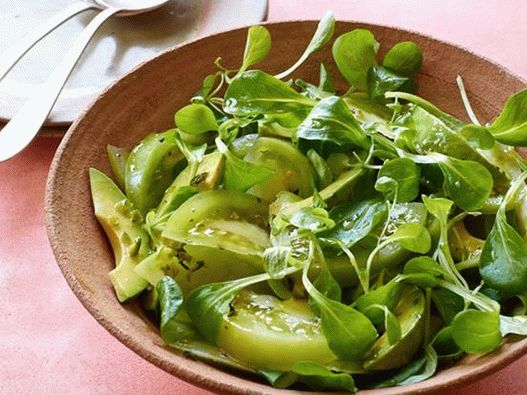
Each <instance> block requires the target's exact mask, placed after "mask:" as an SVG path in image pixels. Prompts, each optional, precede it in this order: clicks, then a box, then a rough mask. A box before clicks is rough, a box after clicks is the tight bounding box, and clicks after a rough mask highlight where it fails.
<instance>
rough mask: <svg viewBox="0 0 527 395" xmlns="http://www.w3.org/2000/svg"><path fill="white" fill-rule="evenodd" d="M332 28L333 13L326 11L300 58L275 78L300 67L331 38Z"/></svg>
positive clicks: (279, 77)
mask: <svg viewBox="0 0 527 395" xmlns="http://www.w3.org/2000/svg"><path fill="white" fill-rule="evenodd" d="M334 30H335V18H334V17H333V14H332V13H331V12H330V11H328V12H326V14H325V15H324V16H323V17H322V19H321V20H320V22H319V23H318V26H317V30H316V31H315V34H314V35H313V38H311V41H310V42H309V44H308V45H307V48H306V49H305V51H304V53H303V54H302V55H301V56H300V58H299V59H298V60H297V61H296V62H295V64H294V65H292V66H291V67H290V68H288V69H287V70H285V71H283V72H281V73H280V74H278V75H277V76H276V78H278V79H283V78H285V77H287V76H288V75H289V74H291V73H292V72H293V71H295V70H296V69H297V68H298V67H300V65H301V64H302V63H304V62H305V61H306V59H307V58H308V57H309V56H310V55H311V54H313V53H315V52H318V51H319V50H321V49H322V48H323V47H324V46H325V45H326V44H327V43H328V42H329V40H331V37H333V32H334Z"/></svg>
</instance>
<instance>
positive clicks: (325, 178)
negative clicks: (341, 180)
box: [307, 149, 333, 189]
mask: <svg viewBox="0 0 527 395" xmlns="http://www.w3.org/2000/svg"><path fill="white" fill-rule="evenodd" d="M307 158H308V159H309V161H310V162H311V164H312V165H313V169H314V170H315V175H316V178H317V186H318V188H319V189H323V188H325V187H327V186H328V185H329V184H331V182H332V181H333V174H331V170H330V169H329V166H328V164H327V163H326V161H325V160H324V158H323V157H321V156H320V155H319V154H318V152H317V151H315V150H314V149H310V150H309V151H307Z"/></svg>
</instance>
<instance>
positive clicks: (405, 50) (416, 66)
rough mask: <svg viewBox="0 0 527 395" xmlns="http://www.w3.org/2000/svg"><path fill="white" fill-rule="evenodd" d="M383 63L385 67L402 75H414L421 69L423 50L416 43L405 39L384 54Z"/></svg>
mask: <svg viewBox="0 0 527 395" xmlns="http://www.w3.org/2000/svg"><path fill="white" fill-rule="evenodd" d="M382 64H383V66H384V67H387V68H389V69H391V70H393V71H395V72H397V73H401V74H402V75H412V74H415V73H418V72H419V70H421V66H422V64H423V51H422V50H421V47H419V45H417V44H416V43H414V42H412V41H403V42H400V43H397V44H395V45H394V46H393V47H392V48H390V50H389V51H388V52H387V53H386V55H384V60H383V61H382Z"/></svg>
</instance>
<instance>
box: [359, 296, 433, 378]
mask: <svg viewBox="0 0 527 395" xmlns="http://www.w3.org/2000/svg"><path fill="white" fill-rule="evenodd" d="M394 313H395V315H396V317H397V318H398V320H399V323H400V324H401V339H400V340H399V341H398V342H396V343H395V344H392V345H390V342H389V341H388V336H387V334H386V333H384V334H383V335H382V336H381V337H379V338H378V339H377V340H376V341H375V343H373V346H372V348H371V349H370V351H369V352H368V354H367V355H366V358H365V360H364V365H363V366H364V369H366V370H389V369H396V368H400V367H402V366H404V365H406V364H407V363H409V362H410V361H411V360H412V358H413V357H414V355H415V354H416V353H417V351H419V348H420V347H421V344H422V343H423V337H424V330H425V322H424V321H425V320H424V315H425V297H424V295H423V291H421V290H420V289H419V288H417V287H414V286H408V287H406V288H405V289H404V290H403V293H402V295H401V298H400V299H399V303H397V306H396V307H395V311H394Z"/></svg>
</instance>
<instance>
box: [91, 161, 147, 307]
mask: <svg viewBox="0 0 527 395" xmlns="http://www.w3.org/2000/svg"><path fill="white" fill-rule="evenodd" d="M89 174H90V186H91V194H92V199H93V206H94V209H95V216H96V217H97V220H98V221H99V223H100V224H101V226H102V228H103V229H104V231H105V233H106V235H107V236H108V240H109V241H110V244H111V246H112V249H113V252H114V256H115V269H113V270H112V271H111V272H110V278H111V281H112V284H113V286H114V288H115V292H116V293H117V298H118V299H119V301H121V302H124V301H125V300H128V299H130V298H131V297H133V296H135V295H137V294H138V293H139V292H141V291H142V290H143V289H145V288H146V286H147V284H148V283H147V282H146V281H145V280H144V279H143V278H141V277H140V276H138V275H137V274H136V273H135V272H134V268H135V266H136V265H137V264H138V263H139V262H141V261H142V260H143V259H144V258H146V257H147V256H148V255H149V254H150V252H151V251H150V247H149V238H148V234H147V233H146V232H145V231H144V230H143V228H142V226H141V215H140V214H139V213H138V212H137V210H135V209H134V208H133V206H132V205H131V204H130V202H128V201H127V200H126V197H125V196H124V194H123V193H122V192H121V190H120V189H119V188H118V187H117V185H115V184H114V182H113V181H112V180H111V179H110V178H109V177H108V176H106V175H105V174H104V173H102V172H100V171H99V170H96V169H93V168H90V171H89Z"/></svg>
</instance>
